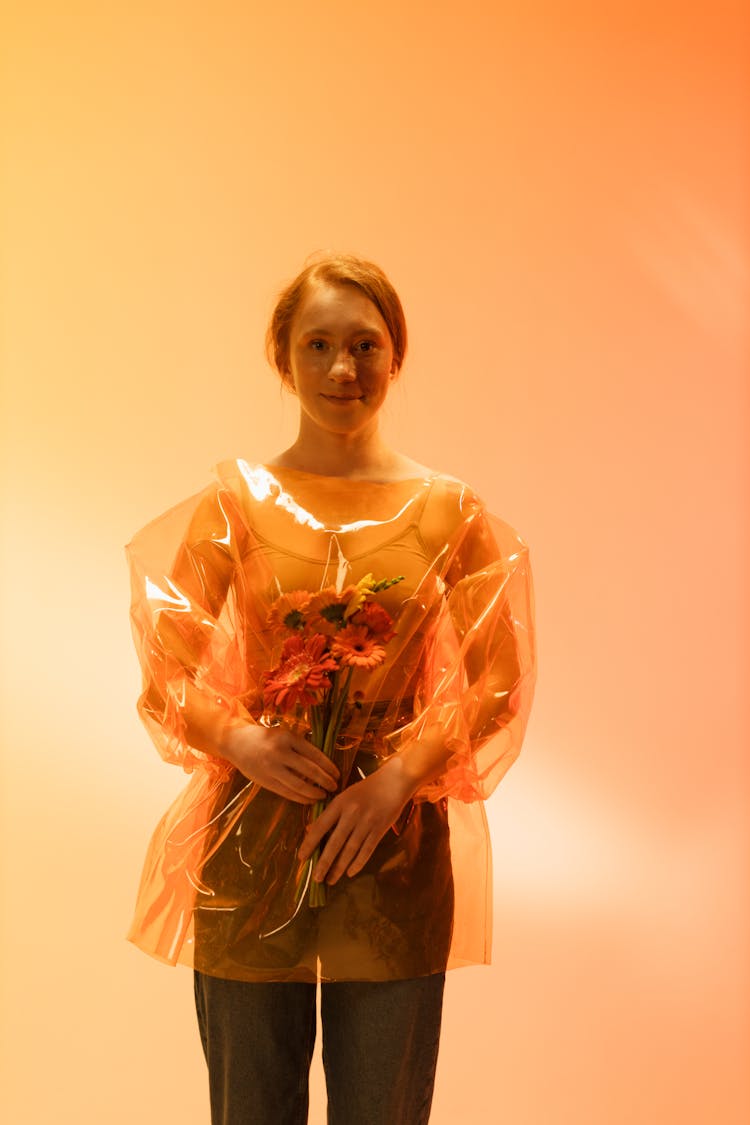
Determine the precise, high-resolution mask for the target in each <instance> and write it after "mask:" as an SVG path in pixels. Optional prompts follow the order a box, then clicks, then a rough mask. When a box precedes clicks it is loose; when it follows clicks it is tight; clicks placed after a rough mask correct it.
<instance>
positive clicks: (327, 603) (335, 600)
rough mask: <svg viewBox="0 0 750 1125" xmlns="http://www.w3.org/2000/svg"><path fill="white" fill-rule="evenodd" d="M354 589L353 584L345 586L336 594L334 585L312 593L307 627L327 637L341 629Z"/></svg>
mask: <svg viewBox="0 0 750 1125" xmlns="http://www.w3.org/2000/svg"><path fill="white" fill-rule="evenodd" d="M355 589H356V587H355V586H347V587H346V589H345V590H342V592H341V593H340V594H338V593H336V588H335V587H334V586H326V588H325V589H324V590H321V591H320V592H319V593H317V594H313V596H312V597H311V599H310V605H309V607H308V613H309V628H310V629H311V630H312V631H314V632H316V633H325V634H326V635H327V636H329V637H330V636H332V635H333V634H334V633H335V632H337V631H338V630H339V629H341V628H342V627H343V625H344V613H345V611H346V607H347V605H348V604H349V600H350V598H351V596H352V594H353V593H354V591H355Z"/></svg>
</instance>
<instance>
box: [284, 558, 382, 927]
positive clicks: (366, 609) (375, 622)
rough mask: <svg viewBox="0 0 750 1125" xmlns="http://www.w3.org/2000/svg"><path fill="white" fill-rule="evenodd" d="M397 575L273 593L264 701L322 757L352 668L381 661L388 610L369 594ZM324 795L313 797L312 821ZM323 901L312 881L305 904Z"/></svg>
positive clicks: (340, 715) (329, 747)
mask: <svg viewBox="0 0 750 1125" xmlns="http://www.w3.org/2000/svg"><path fill="white" fill-rule="evenodd" d="M403 577H404V576H403V575H399V576H398V577H397V578H381V579H379V580H378V581H375V580H374V579H373V576H372V574H366V575H365V576H364V578H361V579H360V581H359V582H358V583H357V584H356V585H350V586H346V587H345V588H344V589H342V590H340V591H339V590H337V589H336V588H335V587H334V586H328V587H326V588H325V589H323V590H320V591H319V592H318V593H316V594H313V593H310V592H309V591H307V590H293V591H291V592H290V593H287V594H282V595H281V596H280V597H279V598H277V599H276V601H275V602H274V603H273V605H272V606H271V608H270V610H269V614H268V624H269V626H270V627H271V628H272V629H278V630H279V631H280V632H281V634H282V636H284V634H286V635H285V637H284V641H283V645H282V648H281V657H280V660H279V663H278V665H277V666H276V667H275V668H272V669H271V670H270V671H269V672H267V673H266V675H265V679H264V685H263V698H264V703H265V705H266V707H267V708H270V709H271V710H272V712H273V713H275V715H276V716H278V717H284V718H292V719H293V720H294V721H295V723H297V724H304V725H305V726H307V727H309V731H310V740H311V742H312V744H313V746H317V747H318V749H319V750H322V751H323V753H324V754H325V755H327V757H329V758H331V757H332V756H333V750H334V748H335V746H336V741H337V739H338V738H339V735H340V734H341V731H342V728H343V727H344V724H345V720H346V718H347V713H348V712H347V704H348V702H349V691H350V687H351V682H352V676H353V675H354V672H355V670H358V669H360V670H363V671H365V672H370V671H372V670H373V669H374V668H377V667H378V665H380V664H382V663H383V661H384V660H385V645H386V644H387V643H388V641H389V640H390V639H391V637H393V636H394V630H393V619H392V617H391V615H390V614H389V613H388V612H387V610H385V609H384V608H383V607H382V606H381V605H379V604H378V603H377V602H376V601H375V600H374V597H375V595H376V594H378V593H380V591H381V590H387V589H388V587H389V586H394V585H395V584H396V583H397V582H401V581H403ZM356 694H358V693H355V697H354V698H353V703H354V704H355V706H356V703H357V699H356ZM349 713H350V712H349ZM327 800H328V798H322V799H321V800H319V801H316V803H315V805H314V806H313V811H312V819H313V820H315V819H316V818H317V817H319V816H320V814H321V813H322V811H323V809H324V808H325V806H326V803H327ZM319 855H320V846H318V847H317V848H316V849H315V851H314V852H313V854H312V855H311V856H310V858H309V860H308V865H309V866H308V868H307V870H308V872H312V870H313V868H314V866H315V864H316V863H317V861H318V858H319ZM325 901H326V888H325V884H324V883H316V882H314V881H313V882H311V886H310V905H311V906H323V905H325Z"/></svg>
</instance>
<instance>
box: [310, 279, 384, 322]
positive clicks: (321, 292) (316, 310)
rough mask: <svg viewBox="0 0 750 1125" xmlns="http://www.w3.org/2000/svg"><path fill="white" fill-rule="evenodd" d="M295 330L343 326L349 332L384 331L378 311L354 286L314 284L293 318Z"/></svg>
mask: <svg viewBox="0 0 750 1125" xmlns="http://www.w3.org/2000/svg"><path fill="white" fill-rule="evenodd" d="M294 323H295V327H296V328H297V330H298V331H303V332H307V331H311V330H313V329H320V330H321V331H324V330H334V329H338V328H340V327H341V326H342V325H344V326H345V327H347V328H349V329H352V330H357V331H358V330H360V329H364V330H367V329H370V330H379V331H382V330H383V329H384V328H386V327H387V326H386V324H385V321H384V320H383V317H382V316H381V314H380V310H379V309H378V308H377V306H376V305H375V304H374V303H373V302H372V301H371V300H370V298H369V297H368V296H367V295H366V294H365V293H363V292H362V290H361V289H358V288H357V287H356V286H354V285H331V284H327V283H325V282H317V283H316V284H315V285H313V286H312V287H311V288H310V290H309V291H308V292H307V293H306V294H305V296H304V297H303V298H302V300H301V301H300V304H299V307H298V309H297V314H296V316H295V318H294Z"/></svg>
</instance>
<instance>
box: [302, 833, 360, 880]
mask: <svg viewBox="0 0 750 1125" xmlns="http://www.w3.org/2000/svg"><path fill="white" fill-rule="evenodd" d="M374 850H375V845H374V844H371V842H370V837H369V836H368V837H366V838H365V839H364V840H361V841H360V840H355V838H354V834H352V835H351V836H350V837H349V839H348V841H347V843H346V844H345V846H344V847H343V848H342V849H341V851H340V852H339V854H338V856H337V858H336V860H335V861H334V862H333V863H332V864H331V867H330V868H329V871H328V878H327V879H326V882H327V883H337V882H338V880H339V879H340V878H341V876H342V875H345V874H348V875H354V874H356V871H358V870H360V868H362V867H364V865H365V864H366V863H367V861H368V859H369V858H370V856H371V855H372V853H373V852H374ZM314 875H315V872H313V877H314Z"/></svg>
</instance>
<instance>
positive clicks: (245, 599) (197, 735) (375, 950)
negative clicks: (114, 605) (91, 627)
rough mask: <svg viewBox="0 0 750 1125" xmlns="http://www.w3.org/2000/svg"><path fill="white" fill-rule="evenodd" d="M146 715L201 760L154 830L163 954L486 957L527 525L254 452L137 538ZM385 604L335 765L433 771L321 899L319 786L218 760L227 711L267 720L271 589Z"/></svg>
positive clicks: (279, 968)
mask: <svg viewBox="0 0 750 1125" xmlns="http://www.w3.org/2000/svg"><path fill="white" fill-rule="evenodd" d="M126 550H127V557H128V562H129V567H130V574H131V582H132V610H131V620H132V626H133V636H134V640H135V644H136V649H137V652H138V656H139V660H140V663H141V668H142V672H143V690H142V693H141V696H140V699H139V701H138V709H139V712H140V715H141V717H142V719H143V721H144V723H145V725H146V727H147V729H148V731H149V733H150V735H151V737H152V739H153V741H154V742H155V744H156V746H157V749H158V750H159V752H160V754H161V755H162V756H163V757H164V759H165V760H166V761H168V762H171V763H174V764H177V765H180V766H182V768H183V769H184V770H185V771H186V772H187V773H188V774H190V777H189V780H188V782H187V785H186V786H185V788H184V789H183V790H182V792H181V793H180V794H179V795H178V797H177V798H176V799H175V801H174V802H173V803H172V806H171V807H170V809H169V810H168V811H167V812H166V813H165V815H164V817H163V818H162V820H161V821H160V823H159V825H158V826H157V828H156V830H155V832H154V834H153V836H152V839H151V843H150V846H149V849H148V853H147V856H146V861H145V864H144V869H143V875H142V878H141V884H140V888H139V891H138V898H137V902H136V909H135V914H134V918H133V921H132V924H131V927H130V930H129V933H128V937H129V939H130V940H131V941H133V942H134V943H135V944H136V945H138V946H139V948H141V949H143V950H144V951H145V952H147V953H149V954H151V955H152V956H155V957H157V958H159V959H161V960H163V961H165V962H168V963H170V964H175V963H177V962H181V963H183V964H187V965H194V966H195V967H196V968H199V969H201V970H202V971H203V972H207V973H211V974H214V975H217V976H224V977H229V978H234V979H241V980H309V981H314V980H316V979H326V980H342V979H364V980H383V979H397V978H400V977H410V976H421V975H425V974H427V973H431V972H438V971H442V970H444V969H446V968H448V969H449V968H454V967H457V966H459V965H464V964H475V963H482V962H488V961H489V960H490V949H491V936H492V933H491V895H492V886H491V860H490V850H489V834H488V831H487V823H486V818H485V814H484V807H483V800H484V799H485V798H486V797H488V796H489V795H490V794H491V793H492V791H493V790H494V789H495V787H496V786H497V784H498V782H499V781H500V779H501V778H502V776H503V775H504V774H505V772H506V771H507V769H508V768H509V766H510V765H511V764H512V762H513V761H514V760H515V758H516V757H517V755H518V753H519V751H520V748H521V744H522V741H523V737H524V733H525V729H526V725H527V721H528V717H529V713H530V709H531V704H532V699H533V694H534V685H535V679H536V655H535V641H534V605H533V585H532V577H531V570H530V565H529V553H528V549H527V547H526V544H525V543H524V542H523V540H522V539H521V538H520V537H519V536H518V534H517V533H516V532H515V531H514V530H513V529H512V528H511V527H510V526H509V525H508V524H506V523H504V522H503V521H502V520H500V519H498V518H497V517H496V516H493V515H491V514H490V513H488V512H487V510H486V509H485V507H484V505H483V504H482V502H481V501H480V500H479V498H478V497H477V495H476V494H475V493H474V492H473V491H472V490H471V489H470V488H469V487H468V486H467V485H465V484H464V483H463V482H461V481H459V480H456V479H455V478H452V477H449V476H445V475H441V474H435V475H433V476H429V477H427V478H425V479H413V480H408V481H399V482H388V483H386V482H382V483H372V482H363V481H352V480H347V479H345V478H337V477H322V476H318V475H315V474H308V473H303V472H300V471H297V470H291V469H282V468H276V467H266V466H263V465H257V464H250V463H247V462H245V461H227V462H222V463H221V464H220V465H218V466H217V467H216V480H215V481H214V482H212V483H211V484H210V485H209V486H207V487H206V488H205V489H203V490H202V492H200V493H199V494H197V495H196V496H193V497H190V498H189V499H188V500H185V501H183V502H182V503H181V504H179V505H177V506H176V507H174V508H172V509H171V510H170V511H169V512H167V513H165V514H164V515H162V516H160V517H159V518H158V519H156V520H154V521H152V522H151V523H150V524H148V525H147V526H146V527H145V528H143V530H142V531H140V532H138V533H137V534H136V535H135V536H134V538H133V539H132V540H131V542H130V543H129V544H128V546H127V549H126ZM368 574H372V575H373V576H374V578H375V579H376V580H377V579H386V578H395V577H397V576H398V577H399V578H400V579H401V580H400V581H399V582H398V583H394V584H393V585H392V586H390V587H388V588H387V589H385V590H383V591H382V593H379V594H378V599H377V600H378V603H379V604H380V605H382V607H383V608H384V609H385V610H386V611H387V612H388V614H390V616H391V618H392V620H393V632H394V635H393V636H392V637H391V638H390V639H389V640H388V641H387V644H385V650H386V656H385V659H383V660H382V662H381V663H380V664H379V665H378V666H377V667H374V668H369V669H365V668H357V669H356V670H355V672H354V673H353V678H352V681H351V699H352V700H356V704H355V703H352V705H351V706H350V707H349V708H348V711H347V713H346V716H345V723H344V727H343V729H342V735H343V737H342V738H341V739H340V740H339V743H338V745H337V748H336V750H335V754H334V757H335V759H336V762H337V764H338V765H339V768H340V769H341V778H342V781H341V785H342V786H346V785H353V784H356V783H357V781H359V780H360V779H361V778H363V777H365V776H366V775H367V774H369V773H370V772H372V771H373V770H375V769H377V768H378V766H379V765H380V764H382V762H383V761H384V759H385V758H387V757H388V756H389V755H391V754H398V753H404V752H407V751H409V752H411V751H414V750H418V749H419V748H420V747H422V746H430V747H435V746H439V747H442V750H443V756H442V758H441V762H442V763H443V764H441V765H440V767H439V769H435V768H433V769H432V770H431V771H430V772H429V774H426V775H425V778H424V781H423V783H422V784H420V787H419V788H418V789H417V791H416V793H415V795H414V798H413V799H412V800H411V801H410V802H409V803H408V805H407V806H406V808H405V809H404V811H403V813H402V814H401V816H400V817H399V818H398V821H397V822H396V823H395V824H394V825H393V826H392V827H391V829H389V830H388V832H387V833H386V835H385V836H384V837H383V839H382V840H381V842H380V844H379V845H378V847H377V848H376V849H375V852H374V853H373V855H372V857H371V858H370V860H369V861H368V863H367V864H366V865H365V867H364V868H363V869H362V871H360V872H359V873H358V874H357V875H355V876H353V877H346V876H345V877H344V878H342V879H341V880H339V881H338V882H337V883H336V884H333V885H331V886H329V887H328V888H327V902H326V905H325V906H322V907H318V908H311V907H310V905H309V901H308V896H307V894H306V891H307V887H308V885H309V864H304V863H302V862H301V861H299V859H298V858H297V854H296V853H297V848H298V847H299V844H300V843H301V842H302V838H303V835H304V830H305V826H306V824H307V822H308V820H309V818H310V816H311V806H309V805H302V804H300V803H297V802H293V801H289V800H286V799H284V798H282V797H280V796H278V795H276V794H274V793H272V792H270V791H269V790H266V789H263V788H262V787H261V786H259V785H257V784H255V783H254V782H251V781H249V780H248V779H247V778H245V777H243V776H242V775H241V774H240V773H239V771H237V770H236V769H235V768H234V767H233V766H232V765H231V764H230V763H229V762H227V761H226V760H225V759H223V758H222V757H221V745H222V739H223V737H224V735H225V734H226V732H227V730H228V728H229V727H231V726H234V725H241V724H244V723H254V722H260V721H261V720H264V721H267V720H268V717H269V715H268V706H267V703H266V704H264V694H263V687H264V683H265V676H266V675H267V673H268V672H269V671H270V670H271V669H272V668H273V667H274V666H275V665H276V664H277V663H278V660H279V655H280V652H281V646H282V643H283V637H282V636H281V634H280V632H279V630H278V628H275V627H274V624H273V619H272V618H271V620H269V610H270V608H271V606H272V605H273V603H274V602H275V601H276V600H277V599H278V598H279V596H280V595H281V594H283V593H289V592H292V591H309V592H311V593H315V592H318V591H322V590H327V589H334V590H338V591H339V592H340V591H341V590H342V589H345V588H347V587H349V586H350V585H351V584H353V583H358V582H360V580H362V579H363V578H364V577H365V576H366V575H368Z"/></svg>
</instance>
